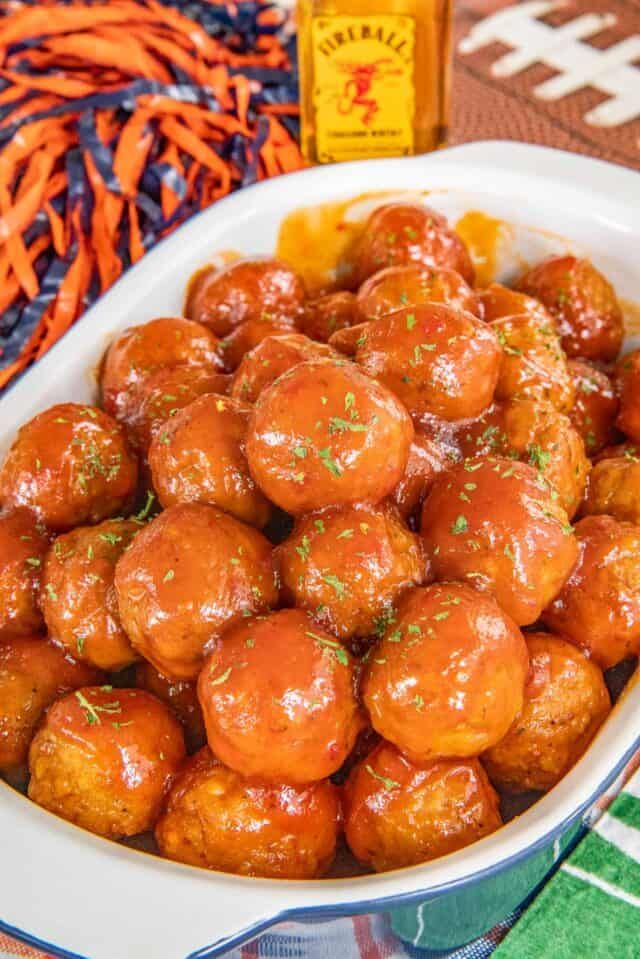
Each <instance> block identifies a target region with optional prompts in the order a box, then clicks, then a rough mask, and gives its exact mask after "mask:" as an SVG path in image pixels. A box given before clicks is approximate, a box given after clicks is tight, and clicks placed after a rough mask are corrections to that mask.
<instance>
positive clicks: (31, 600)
mask: <svg viewBox="0 0 640 959" xmlns="http://www.w3.org/2000/svg"><path fill="white" fill-rule="evenodd" d="M48 548H49V537H48V535H47V531H46V529H45V528H44V527H43V526H42V525H41V524H40V523H39V522H38V521H37V519H36V517H35V515H34V514H33V513H32V512H31V510H28V509H23V508H18V509H14V510H8V511H7V512H5V513H0V642H2V640H4V639H6V638H7V637H8V636H29V635H31V634H32V633H37V632H39V631H40V630H41V629H42V628H43V626H44V622H43V620H42V613H41V612H40V608H39V606H38V593H39V592H40V579H41V576H42V563H43V561H44V555H45V553H46V551H47V549H48Z"/></svg>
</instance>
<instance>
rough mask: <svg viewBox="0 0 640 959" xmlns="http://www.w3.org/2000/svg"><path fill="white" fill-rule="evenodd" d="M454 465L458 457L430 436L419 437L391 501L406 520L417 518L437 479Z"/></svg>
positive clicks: (413, 444)
mask: <svg viewBox="0 0 640 959" xmlns="http://www.w3.org/2000/svg"><path fill="white" fill-rule="evenodd" d="M455 461H456V458H455V454H453V453H452V451H451V450H450V449H447V447H446V446H444V445H443V444H441V443H438V441H437V440H435V439H432V438H431V437H430V436H425V435H424V434H422V433H416V435H415V436H414V439H413V442H412V444H411V447H410V449H409V459H408V460H407V466H406V469H405V471H404V476H403V477H402V479H401V480H400V482H399V483H398V485H397V486H396V488H395V489H394V490H393V492H392V493H391V497H390V499H391V500H392V502H393V503H394V504H395V506H396V507H397V508H398V511H399V512H400V515H401V516H402V517H403V518H404V519H405V520H409V519H410V518H413V517H414V515H415V513H416V512H417V510H419V509H420V507H421V506H422V503H423V501H424V499H425V497H426V495H427V493H428V492H429V490H430V489H431V486H432V484H433V481H434V479H435V478H436V476H437V475H438V474H439V473H442V472H443V470H446V469H448V468H449V467H450V466H451V465H452V463H454V462H455Z"/></svg>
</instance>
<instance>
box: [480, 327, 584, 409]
mask: <svg viewBox="0 0 640 959" xmlns="http://www.w3.org/2000/svg"><path fill="white" fill-rule="evenodd" d="M491 328H492V329H493V330H494V331H495V332H496V333H497V335H498V339H499V340H500V345H501V346H502V354H503V355H502V362H501V365H500V376H499V378H498V385H497V387H496V399H498V400H510V399H534V400H546V401H548V402H549V403H551V404H552V405H553V406H555V407H556V409H558V410H560V412H561V413H566V412H568V411H569V410H570V409H571V407H572V406H573V402H574V397H575V387H574V384H573V380H572V378H571V374H570V372H569V368H568V366H567V358H566V356H565V355H564V353H563V351H562V347H561V346H560V338H559V337H558V334H557V333H556V331H555V328H554V325H553V321H549V322H548V323H542V324H541V323H540V321H539V319H538V318H537V317H535V316H533V315H531V314H526V313H521V314H520V315H518V316H508V317H504V318H503V319H499V320H494V321H493V322H492V323H491Z"/></svg>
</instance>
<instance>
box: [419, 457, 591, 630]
mask: <svg viewBox="0 0 640 959" xmlns="http://www.w3.org/2000/svg"><path fill="white" fill-rule="evenodd" d="M422 534H423V536H424V537H425V541H426V544H427V550H428V553H429V555H430V556H431V557H432V561H433V570H434V574H435V576H436V579H459V580H465V581H466V582H468V583H469V584H470V585H472V586H474V587H475V588H476V589H478V590H481V591H482V592H488V593H491V594H492V595H493V596H494V597H495V598H496V599H497V601H498V603H499V604H500V606H501V607H502V609H503V610H504V611H505V612H506V613H508V615H509V616H511V617H512V619H514V620H515V622H516V623H517V624H518V625H519V626H525V625H527V624H529V623H534V622H535V621H536V619H537V618H538V616H539V615H540V613H541V612H542V610H543V609H544V608H545V606H547V605H548V604H549V603H550V602H551V600H553V599H554V597H555V596H556V595H557V593H558V592H559V591H560V589H561V588H562V586H563V584H564V582H565V580H566V579H567V577H568V576H569V573H570V571H571V568H572V567H573V564H574V562H575V561H576V558H577V555H578V545H577V542H576V538H575V536H574V535H573V530H572V527H571V526H570V525H569V521H568V517H567V514H566V512H565V510H564V509H563V508H562V506H560V504H559V503H558V502H556V500H554V499H553V498H552V496H551V495H550V491H549V489H548V487H547V484H546V483H544V482H541V481H540V478H539V476H538V474H537V473H536V471H535V470H534V469H533V467H531V466H528V465H526V464H524V463H517V462H514V461H512V460H507V459H501V458H498V457H486V458H484V459H480V460H478V461H476V462H474V461H471V460H467V461H466V462H464V463H463V464H461V465H460V466H456V467H454V468H453V469H452V470H450V471H449V472H448V473H443V474H441V475H440V476H438V477H437V478H436V480H435V482H434V484H433V486H432V488H431V492H430V493H429V495H428V497H427V499H426V500H425V504H424V507H423V510H422Z"/></svg>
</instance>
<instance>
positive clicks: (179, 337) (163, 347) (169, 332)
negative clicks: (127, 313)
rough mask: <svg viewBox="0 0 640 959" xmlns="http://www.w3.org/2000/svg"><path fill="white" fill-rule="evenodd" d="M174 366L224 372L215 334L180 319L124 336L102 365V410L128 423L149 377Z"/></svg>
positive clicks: (166, 319) (159, 322)
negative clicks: (139, 393) (141, 389)
mask: <svg viewBox="0 0 640 959" xmlns="http://www.w3.org/2000/svg"><path fill="white" fill-rule="evenodd" d="M174 366H188V367H189V368H190V369H192V370H193V369H194V368H196V367H199V368H202V369H205V370H207V371H208V372H211V373H213V372H215V371H216V370H221V369H222V361H221V359H220V357H219V356H218V340H217V338H216V337H215V336H214V335H213V333H212V332H211V330H208V329H207V328H206V327H204V326H202V325H201V324H200V323H192V321H191V320H184V319H182V318H181V317H178V316H170V317H161V318H159V319H157V320H151V321H150V322H149V323H143V324H142V325H141V326H133V327H131V328H130V329H128V330H125V331H124V333H121V334H120V336H119V337H118V339H117V340H115V341H114V342H113V343H112V344H111V346H110V347H109V349H108V350H107V352H106V353H105V356H104V359H103V361H102V368H101V370H100V393H101V398H102V406H103V407H104V409H105V410H106V411H107V413H109V414H110V415H111V416H114V417H115V418H116V419H117V420H120V421H121V422H124V423H126V422H128V420H129V419H130V417H131V415H132V414H133V413H134V412H135V408H136V407H137V405H138V398H137V394H138V390H139V388H140V386H141V385H142V384H143V383H144V381H145V380H146V379H147V377H149V376H151V374H152V373H156V372H157V371H158V370H161V369H166V368H168V367H169V368H170V367H174Z"/></svg>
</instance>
